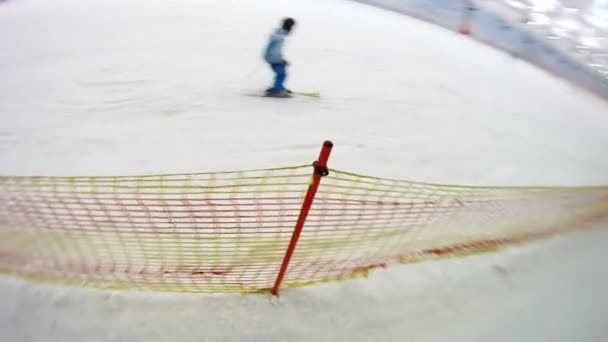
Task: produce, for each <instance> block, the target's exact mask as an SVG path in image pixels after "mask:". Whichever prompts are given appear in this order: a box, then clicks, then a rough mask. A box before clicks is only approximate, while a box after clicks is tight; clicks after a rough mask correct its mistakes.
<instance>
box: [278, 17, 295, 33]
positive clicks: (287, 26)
mask: <svg viewBox="0 0 608 342" xmlns="http://www.w3.org/2000/svg"><path fill="white" fill-rule="evenodd" d="M295 24H296V21H295V20H293V19H292V18H285V19H283V23H282V24H281V28H282V29H283V30H285V31H287V32H289V31H291V28H292V27H293V26H294V25H295Z"/></svg>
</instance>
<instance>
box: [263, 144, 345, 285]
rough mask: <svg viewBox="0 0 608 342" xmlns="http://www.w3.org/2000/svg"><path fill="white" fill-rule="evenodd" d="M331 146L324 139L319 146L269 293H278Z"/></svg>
mask: <svg viewBox="0 0 608 342" xmlns="http://www.w3.org/2000/svg"><path fill="white" fill-rule="evenodd" d="M332 147H334V144H333V143H332V142H331V141H329V140H327V141H325V142H324V143H323V147H322V148H321V153H320V154H319V159H318V160H317V161H316V162H315V163H314V164H313V165H314V167H315V169H314V172H313V175H312V182H311V183H310V185H309V186H308V191H307V192H306V197H304V202H303V203H302V209H300V216H298V221H297V222H296V227H295V229H294V230H293V234H292V235H291V241H289V246H288V247H287V251H286V252H285V257H284V258H283V263H282V264H281V269H280V270H279V274H278V275H277V279H276V280H275V282H274V286H273V287H272V289H271V290H270V293H272V294H273V295H275V296H278V295H279V288H280V287H281V283H282V282H283V277H284V276H285V272H287V267H288V266H289V261H290V260H291V257H292V256H293V252H294V251H295V249H296V245H297V244H298V239H299V238H300V234H301V233H302V228H304V223H305V222H306V217H307V216H308V212H309V211H310V208H311V207H312V202H313V201H314V199H315V195H316V194H317V189H319V184H320V183H321V178H322V177H325V176H327V175H328V174H329V171H328V170H327V160H328V159H329V154H330V153H331V149H332Z"/></svg>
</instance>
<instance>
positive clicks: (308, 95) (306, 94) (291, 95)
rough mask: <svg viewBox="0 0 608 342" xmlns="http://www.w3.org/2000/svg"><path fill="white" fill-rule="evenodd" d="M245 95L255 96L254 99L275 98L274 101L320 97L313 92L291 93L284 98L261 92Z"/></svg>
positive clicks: (317, 93)
mask: <svg viewBox="0 0 608 342" xmlns="http://www.w3.org/2000/svg"><path fill="white" fill-rule="evenodd" d="M245 95H247V96H255V97H269V98H276V99H289V98H293V97H300V96H302V97H310V98H319V97H321V94H320V93H319V92H315V91H292V92H291V93H290V94H286V95H284V96H272V95H268V94H266V93H265V92H263V91H261V92H252V93H246V94H245Z"/></svg>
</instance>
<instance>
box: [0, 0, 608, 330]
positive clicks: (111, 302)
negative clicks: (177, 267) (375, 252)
mask: <svg viewBox="0 0 608 342" xmlns="http://www.w3.org/2000/svg"><path fill="white" fill-rule="evenodd" d="M285 15H290V16H294V17H295V18H296V19H297V20H298V21H299V25H298V27H297V29H296V31H295V32H294V35H293V37H291V38H290V40H289V43H288V45H287V55H288V58H289V60H290V61H291V62H292V64H293V67H292V68H291V71H292V74H291V75H290V79H289V85H290V87H291V88H293V89H297V90H310V89H312V90H319V91H321V93H322V98H321V99H319V100H311V99H293V100H289V101H280V100H279V101H275V100H270V99H263V98H253V97H247V96H244V95H243V94H244V93H246V92H248V91H251V90H254V89H259V88H263V87H265V86H266V85H267V84H268V83H269V81H270V77H271V75H270V71H269V69H268V67H266V66H265V65H263V63H262V62H261V59H260V54H261V50H262V46H263V44H264V42H265V39H266V35H267V34H268V33H269V32H270V30H271V29H272V28H273V26H274V25H276V24H277V23H278V21H279V20H280V18H281V17H283V16H285ZM0 44H1V45H0V46H1V47H2V53H0V75H1V77H0V120H1V121H2V123H3V124H2V126H0V173H1V174H19V175H23V174H45V175H91V174H138V173H161V172H182V171H183V172H194V171H215V170H227V169H250V168H260V167H262V168H265V167H273V166H283V165H292V164H296V165H298V164H302V163H306V162H310V161H312V160H313V159H314V158H315V157H316V154H317V152H318V148H319V146H320V144H321V142H322V141H323V140H324V139H326V138H331V139H332V140H334V142H335V144H336V148H335V151H334V154H333V156H332V160H331V165H332V166H333V167H337V168H341V169H348V170H351V171H356V172H361V173H366V174H370V175H374V176H382V177H394V178H401V179H411V180H419V181H430V182H440V183H468V184H492V185H499V184H511V185H522V184H535V185H545V184H560V185H575V184H576V185H579V184H586V185H587V184H605V183H608V158H606V151H607V150H608V135H607V134H606V133H605V132H606V127H607V126H608V104H606V103H605V102H601V101H600V100H599V99H597V98H596V97H593V96H591V95H589V94H587V93H585V92H583V91H580V90H578V89H576V88H575V87H573V86H571V85H569V84H566V83H564V82H563V81H561V80H558V79H555V78H552V77H550V76H548V75H546V74H545V73H543V72H542V71H540V70H538V69H536V68H534V67H532V66H530V65H528V64H526V63H523V62H521V61H518V60H514V59H512V58H510V57H508V56H507V55H505V54H502V53H500V52H498V51H495V50H492V49H490V48H487V47H485V46H482V45H480V44H478V43H476V42H474V41H472V40H469V39H467V38H465V37H461V36H458V35H454V34H452V33H450V32H447V31H444V30H442V29H439V28H436V27H434V26H432V25H430V24H427V23H423V22H420V21H416V20H412V19H409V18H406V17H403V16H401V15H399V14H396V13H391V12H385V11H382V10H379V9H375V8H371V7H368V6H364V5H361V4H356V3H350V2H347V1H340V0H306V1H304V0H301V1H288V2H287V1H279V0H257V1H236V0H175V1H161V0H121V1H118V0H103V1H102V0H89V1H76V0H54V1H43V0H19V1H8V2H4V3H2V4H1V5H0ZM606 241H608V235H607V234H606V231H605V230H597V231H594V232H591V233H587V234H579V235H576V236H569V237H567V238H563V239H558V240H557V241H553V242H547V243H545V244H542V245H541V246H539V247H535V246H531V247H528V248H524V249H513V250H510V251H507V252H505V253H500V254H492V255H484V256H478V257H474V258H466V259H460V260H450V261H445V262H434V263H423V264H419V265H415V266H407V267H398V268H394V269H391V270H390V271H386V272H375V273H374V274H373V275H372V277H371V279H367V280H358V281H352V282H345V283H338V284H330V285H324V286H319V287H311V288H306V289H301V290H292V291H286V292H285V294H284V296H283V297H282V298H281V300H280V302H279V303H275V304H271V302H270V300H269V299H268V298H267V297H264V296H249V297H242V296H225V295H219V296H195V295H183V296H182V295H175V294H170V295H169V294H147V293H118V292H114V293H111V292H100V291H93V290H85V289H75V288H62V287H54V286H43V285H36V284H27V283H25V282H23V281H20V280H15V279H13V278H10V277H3V279H2V282H0V301H1V302H2V303H3V304H2V308H1V309H0V329H1V330H0V331H1V332H2V334H3V336H4V337H3V338H6V339H7V341H8V340H10V341H41V340H44V341H84V340H87V341H139V340H141V341H155V340H158V341H166V340H179V341H219V340H221V341H238V340H250V341H285V340H318V341H324V340H327V341H334V340H342V339H344V340H346V339H349V340H355V341H357V340H360V341H365V340H371V339H383V340H387V341H397V340H399V341H403V340H424V341H444V340H445V339H447V338H450V339H451V340H457V341H458V340H462V341H470V340H492V341H512V340H515V339H517V340H521V341H538V340H553V341H572V340H581V341H583V340H584V341H601V340H604V339H605V337H606V336H608V329H607V328H606V327H605V326H604V324H602V319H601V318H602V317H605V316H606V308H607V307H608V305H607V304H608V299H607V298H606V295H605V293H603V291H604V289H605V288H606V285H608V276H607V275H606V273H605V272H602V271H601V270H602V267H601V266H602V260H603V259H604V258H605V257H606V252H605V248H604V246H605V243H606Z"/></svg>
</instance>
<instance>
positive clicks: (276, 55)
mask: <svg viewBox="0 0 608 342" xmlns="http://www.w3.org/2000/svg"><path fill="white" fill-rule="evenodd" d="M295 23H296V22H295V20H293V19H292V18H285V19H283V21H282V23H281V27H279V28H277V29H276V30H275V31H273V33H272V34H271V35H270V39H269V41H268V45H267V46H266V49H265V51H264V60H266V62H267V63H268V64H269V65H270V68H271V69H272V71H274V74H275V78H274V85H273V86H272V87H270V88H268V89H266V95H268V96H276V97H289V96H290V94H291V91H290V90H289V89H285V87H284V85H283V84H284V83H285V79H286V78H287V66H288V65H289V63H288V62H287V61H286V60H285V59H284V58H283V43H284V42H285V37H287V35H289V33H290V32H291V30H292V29H293V27H294V25H295Z"/></svg>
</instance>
